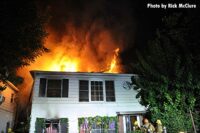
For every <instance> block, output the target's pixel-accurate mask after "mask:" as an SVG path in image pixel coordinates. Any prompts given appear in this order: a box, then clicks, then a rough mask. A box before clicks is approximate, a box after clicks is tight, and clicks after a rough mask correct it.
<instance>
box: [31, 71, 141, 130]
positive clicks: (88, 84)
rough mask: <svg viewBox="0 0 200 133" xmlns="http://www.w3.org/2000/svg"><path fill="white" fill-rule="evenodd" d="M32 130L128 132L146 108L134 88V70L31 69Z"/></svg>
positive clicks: (139, 119)
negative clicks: (77, 70)
mask: <svg viewBox="0 0 200 133" xmlns="http://www.w3.org/2000/svg"><path fill="white" fill-rule="evenodd" d="M31 75H32V77H33V79H34V83H33V88H32V94H31V102H32V103H31V106H32V107H31V114H30V117H31V121H30V129H29V132H30V133H34V132H37V133H42V132H44V131H46V132H48V131H49V130H54V131H56V132H57V133H66V131H67V132H68V133H78V132H80V133H85V132H88V131H91V132H93V133H98V132H100V131H102V130H107V131H108V132H109V133H114V132H119V133H126V132H127V131H132V130H133V122H134V121H136V120H137V121H138V122H139V124H141V121H142V119H143V118H142V115H143V114H144V113H145V108H144V107H143V106H141V105H140V104H139V102H138V100H137V99H136V98H135V95H136V91H135V90H133V89H131V87H132V86H131V85H130V82H131V76H134V75H132V74H113V73H86V72H49V71H31Z"/></svg>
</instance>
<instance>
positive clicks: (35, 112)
mask: <svg viewBox="0 0 200 133" xmlns="http://www.w3.org/2000/svg"><path fill="white" fill-rule="evenodd" d="M131 76H132V75H130V74H127V75H126V74H122V75H120V74H113V75H112V74H110V75H107V74H97V75H95V74H93V73H92V74H90V73H88V74H85V75H81V74H80V75H78V74H74V75H73V74H70V75H67V74H66V75H56V76H53V75H50V76H48V75H45V74H44V75H41V74H40V75H36V78H35V84H34V88H33V89H34V90H33V92H34V94H33V101H32V112H31V128H30V133H33V132H34V130H35V120H36V118H37V117H38V118H66V117H67V118H69V133H77V132H78V118H79V117H89V116H96V115H99V116H116V115H117V112H129V111H130V112H133V111H144V107H142V106H141V105H140V104H139V103H138V100H137V99H136V98H135V95H136V92H135V91H134V90H133V89H131V90H126V89H124V88H123V82H124V81H129V82H130V81H131ZM40 78H53V79H55V78H59V79H62V78H66V79H69V97H68V98H43V97H38V94H39V79H40ZM79 80H89V81H97V80H98V81H105V80H113V81H114V83H115V84H114V85H115V97H116V101H115V102H106V101H105V97H104V101H99V102H97V101H95V102H92V101H90V102H79ZM89 83H90V82H89ZM103 84H104V87H105V82H104V83H103Z"/></svg>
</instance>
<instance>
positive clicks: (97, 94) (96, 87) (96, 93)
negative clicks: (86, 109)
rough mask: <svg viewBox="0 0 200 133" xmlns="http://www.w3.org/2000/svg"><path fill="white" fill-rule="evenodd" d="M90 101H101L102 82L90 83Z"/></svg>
mask: <svg viewBox="0 0 200 133" xmlns="http://www.w3.org/2000/svg"><path fill="white" fill-rule="evenodd" d="M91 101H103V82H102V81H91Z"/></svg>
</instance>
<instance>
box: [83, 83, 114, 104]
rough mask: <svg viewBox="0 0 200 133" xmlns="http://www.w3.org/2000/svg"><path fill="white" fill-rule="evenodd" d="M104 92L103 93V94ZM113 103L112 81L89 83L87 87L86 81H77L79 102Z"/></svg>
mask: <svg viewBox="0 0 200 133" xmlns="http://www.w3.org/2000/svg"><path fill="white" fill-rule="evenodd" d="M104 88H105V89H104ZM104 92H105V93H104ZM104 99H105V100H106V101H108V102H110V101H115V87H114V81H105V87H104V82H103V81H91V82H90V87H89V81H88V80H80V81H79V101H80V102H89V101H104Z"/></svg>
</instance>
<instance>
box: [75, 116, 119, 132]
mask: <svg viewBox="0 0 200 133" xmlns="http://www.w3.org/2000/svg"><path fill="white" fill-rule="evenodd" d="M78 123H79V133H117V132H118V126H117V125H118V124H117V117H108V116H103V117H102V116H96V117H84V118H79V119H78Z"/></svg>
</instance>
